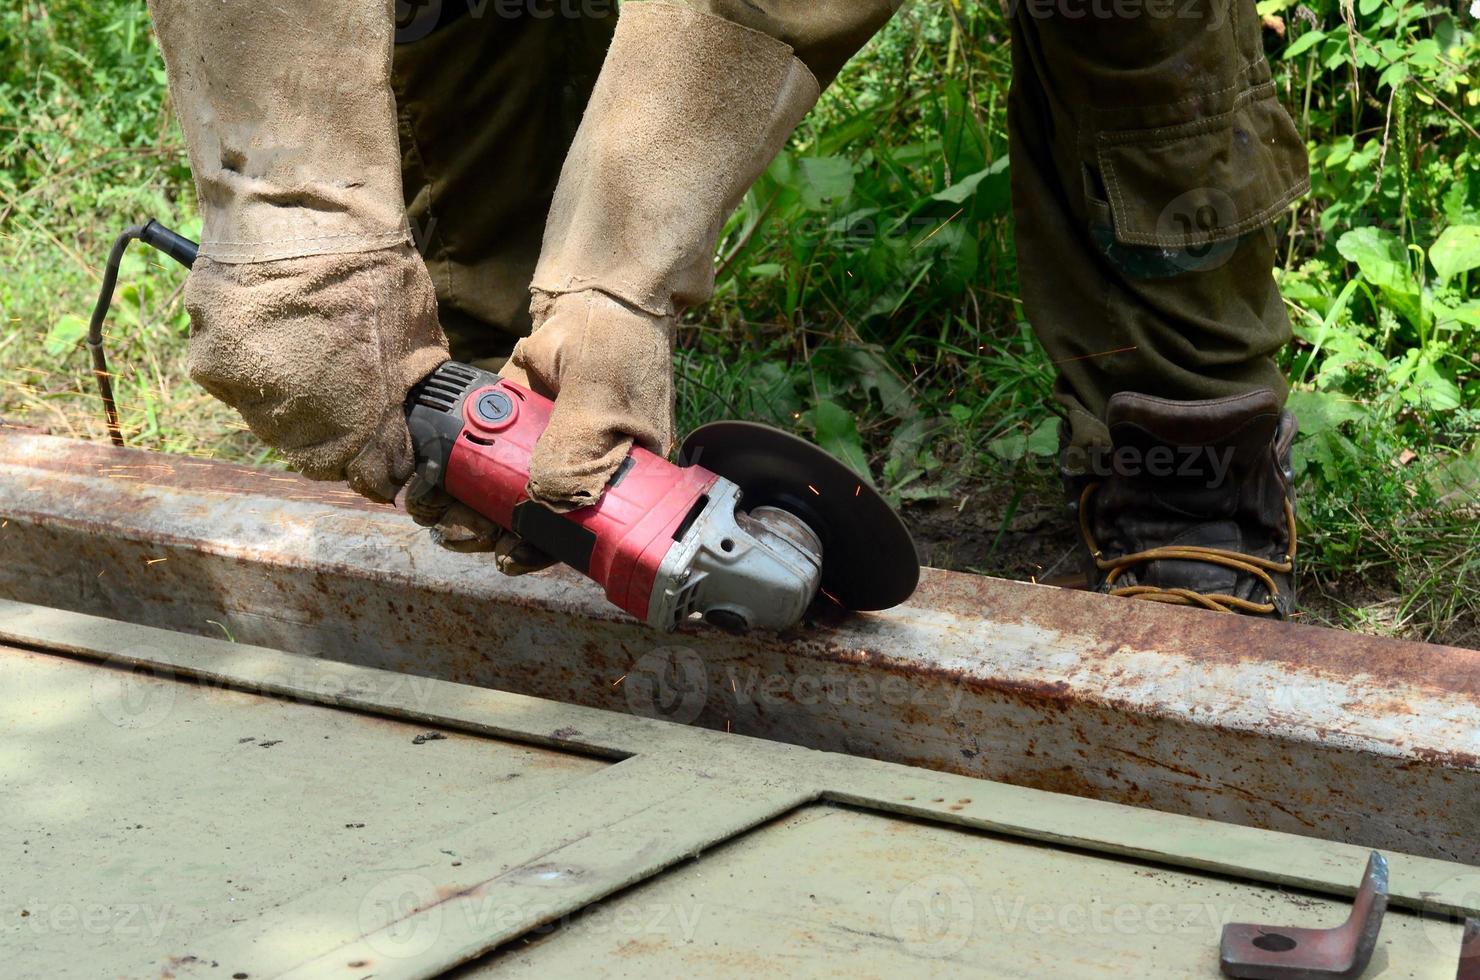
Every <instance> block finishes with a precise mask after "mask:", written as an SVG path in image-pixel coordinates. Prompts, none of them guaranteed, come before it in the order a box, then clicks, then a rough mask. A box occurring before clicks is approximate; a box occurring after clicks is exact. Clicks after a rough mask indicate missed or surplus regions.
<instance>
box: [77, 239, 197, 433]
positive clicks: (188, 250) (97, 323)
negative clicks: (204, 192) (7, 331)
mask: <svg viewBox="0 0 1480 980" xmlns="http://www.w3.org/2000/svg"><path fill="white" fill-rule="evenodd" d="M135 240H138V241H141V242H143V243H144V244H146V245H150V246H153V247H154V248H156V249H158V250H159V251H161V252H163V253H164V254H166V255H168V256H169V257H170V258H172V259H174V260H175V261H176V262H178V263H180V264H181V265H183V266H184V267H185V268H187V269H188V268H190V267H191V266H193V265H195V255H196V251H197V247H196V244H195V243H194V242H192V241H191V240H190V239H188V238H186V237H185V236H183V235H179V234H176V233H175V232H173V231H171V230H170V229H168V228H166V227H165V226H164V225H162V224H160V223H159V222H157V221H155V220H154V219H153V218H150V219H149V221H148V222H147V223H145V224H142V225H130V226H129V227H127V228H125V229H124V230H123V234H121V235H119V236H118V237H117V238H116V239H114V241H113V248H112V249H111V250H109V252H108V265H107V267H106V268H105V269H104V270H103V285H102V288H101V289H99V290H98V302H97V304H96V305H95V306H94V307H93V313H92V320H91V322H89V323H88V325H87V349H88V351H89V352H90V353H91V354H92V366H93V377H94V378H96V379H97V382H98V394H99V395H100V396H102V399H103V415H104V417H105V419H106V420H107V424H108V438H109V439H111V440H112V441H113V445H115V446H121V445H123V428H122V427H121V426H120V425H119V424H118V405H117V404H116V403H115V402H114V400H113V376H112V375H111V374H109V373H108V356H107V354H105V353H104V352H103V321H104V320H106V319H107V318H108V308H109V307H111V306H112V305H113V293H114V291H115V290H116V289H117V288H118V266H119V263H121V262H122V261H123V253H124V250H125V249H127V248H128V243H129V242H132V241H135Z"/></svg>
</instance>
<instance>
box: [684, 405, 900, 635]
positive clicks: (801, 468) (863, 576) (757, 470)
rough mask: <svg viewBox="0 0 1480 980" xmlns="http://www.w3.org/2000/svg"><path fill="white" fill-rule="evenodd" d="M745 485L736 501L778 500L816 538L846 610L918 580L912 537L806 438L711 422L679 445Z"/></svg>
mask: <svg viewBox="0 0 1480 980" xmlns="http://www.w3.org/2000/svg"><path fill="white" fill-rule="evenodd" d="M679 460H680V462H681V463H683V464H684V465H697V466H702V467H704V468H705V469H706V470H709V471H710V472H711V473H716V474H718V475H720V476H722V477H724V478H725V479H727V480H730V481H731V482H733V483H735V484H736V485H737V486H739V487H740V489H741V490H742V491H743V492H744V499H743V501H742V504H741V506H742V507H743V509H745V510H752V509H754V508H756V507H765V506H770V507H780V508H781V509H783V510H786V511H788V512H790V513H792V514H795V515H796V516H798V517H800V518H801V519H802V520H804V521H806V522H807V525H808V526H809V527H811V528H812V530H813V531H815V532H817V536H818V537H819V538H821V539H822V588H823V590H824V592H826V594H827V595H828V596H829V597H830V598H831V599H832V600H833V601H835V602H837V603H838V604H839V605H840V606H843V607H844V608H845V609H857V610H869V609H888V608H890V607H891V606H897V605H899V604H900V603H901V602H904V601H905V600H906V599H908V598H909V597H910V595H911V594H913V593H914V591H915V586H916V585H917V584H918V583H919V581H920V558H919V555H918V554H917V553H916V552H915V542H914V540H913V539H912V538H911V537H910V532H909V530H908V529H906V528H905V526H904V522H903V521H901V520H900V519H899V515H898V514H896V513H895V512H894V509H893V508H892V507H890V506H889V505H888V504H887V503H885V502H884V498H883V497H880V496H879V495H878V494H877V493H876V492H875V491H874V490H873V488H872V487H870V486H869V485H868V484H866V483H864V482H863V481H862V480H860V479H859V478H858V475H857V474H856V473H854V472H853V471H852V470H850V469H849V468H848V467H847V466H844V465H843V464H842V463H841V462H839V461H838V460H836V459H834V458H833V457H832V456H829V455H828V454H827V453H826V452H824V451H823V450H821V449H819V448H818V447H817V446H814V445H812V444H811V443H810V442H808V441H806V440H805V439H799V438H797V437H796V436H794V435H791V434H790V433H786V432H782V431H781V430H779V429H773V428H771V427H770V426H768V425H759V424H757V423H755V422H714V423H711V424H710V425H706V426H703V427H702V428H699V429H696V430H695V431H694V433H693V434H692V435H691V436H689V437H688V439H686V440H684V444H683V448H682V449H681V450H680V451H679Z"/></svg>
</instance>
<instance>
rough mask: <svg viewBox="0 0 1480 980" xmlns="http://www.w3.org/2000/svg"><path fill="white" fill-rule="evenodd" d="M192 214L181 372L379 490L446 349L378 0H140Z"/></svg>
mask: <svg viewBox="0 0 1480 980" xmlns="http://www.w3.org/2000/svg"><path fill="white" fill-rule="evenodd" d="M149 9H150V14H151V16H152V17H153V19H154V25H155V31H156V33H157V35H158V37H159V42H160V48H161V50H162V51H163V53H164V58H165V67H166V70H167V73H168V76H169V84H170V95H171V99H172V101H173V103H174V105H175V108H176V112H177V114H178V115H179V118H180V124H181V128H182V129H183V131H184V134H185V142H186V146H187V148H188V150H189V152H190V164H191V169H192V171H193V173H194V176H195V182H196V188H197V191H198V193H199V196H200V204H201V212H202V217H203V219H204V230H203V233H202V236H201V245H200V257H199V259H198V261H197V262H196V265H195V267H194V269H193V270H192V271H191V274H190V278H189V280H188V281H187V283H186V290H185V296H186V306H187V308H188V309H189V311H190V318H191V340H190V349H189V354H188V363H189V370H190V375H191V377H192V378H194V379H195V380H196V381H197V382H198V383H199V384H200V385H201V386H202V387H204V388H205V389H206V390H207V391H209V392H210V393H211V394H213V395H215V396H216V397H218V398H220V399H221V400H223V401H225V402H227V403H228V404H230V405H231V406H233V407H234V408H236V409H237V410H238V411H239V412H241V414H242V417H243V419H244V420H245V421H246V422H247V424H248V426H249V427H250V428H251V429H252V431H253V432H254V433H255V434H256V435H257V436H258V437H259V438H261V439H262V440H263V441H264V442H267V443H268V444H269V445H272V446H274V447H276V448H277V449H279V450H280V451H281V452H282V454H283V456H284V457H285V458H286V459H287V460H288V462H289V463H291V464H292V465H294V466H295V467H297V468H298V469H300V470H301V471H302V472H303V473H304V475H306V476H308V477H310V478H311V479H315V480H347V481H348V482H349V484H350V486H351V487H353V488H354V489H355V490H357V491H359V492H360V493H362V494H364V495H365V496H367V497H370V498H371V499H373V500H378V501H389V500H391V499H392V498H393V497H394V496H395V494H396V491H397V490H398V489H399V488H400V486H401V484H402V483H404V482H405V480H406V479H407V478H408V477H409V476H410V475H411V470H412V464H413V458H412V450H411V437H410V433H409V432H408V430H407V427H406V421H405V415H404V409H403V407H402V406H403V402H404V401H405V398H406V393H407V391H408V390H409V389H410V387H411V386H412V385H413V384H414V383H416V382H417V381H419V380H420V379H421V378H422V377H424V376H425V375H426V374H428V373H429V372H431V371H432V370H433V369H435V368H436V367H437V365H438V364H440V363H442V362H443V361H445V360H446V359H447V356H448V355H447V344H446V341H445V339H444V338H443V336H442V331H441V328H440V327H439V325H438V323H437V312H436V295H435V292H434V290H433V287H432V283H431V280H430V278H429V276H428V275H427V271H426V268H425V266H424V265H423V263H422V261H421V259H420V258H419V257H418V256H417V255H416V253H415V251H414V250H413V249H412V247H411V235H410V231H409V228H408V225H407V222H406V216H405V206H404V203H403V200H402V195H401V157H400V146H399V138H398V131H397V124H396V114H395V98H394V95H393V93H392V90H391V84H390V69H391V50H392V37H393V33H392V32H393V23H392V17H391V10H390V6H389V4H387V3H385V2H383V0H303V2H300V3H298V4H294V5H292V6H291V7H277V8H264V7H262V6H261V5H258V4H242V3H200V2H195V0H150V3H149Z"/></svg>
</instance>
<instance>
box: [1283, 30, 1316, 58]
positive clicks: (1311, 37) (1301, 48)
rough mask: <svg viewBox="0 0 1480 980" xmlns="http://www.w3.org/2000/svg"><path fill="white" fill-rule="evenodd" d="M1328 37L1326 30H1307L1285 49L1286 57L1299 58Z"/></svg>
mask: <svg viewBox="0 0 1480 980" xmlns="http://www.w3.org/2000/svg"><path fill="white" fill-rule="evenodd" d="M1325 39H1326V32H1325V31H1307V32H1305V33H1304V34H1302V35H1300V36H1299V37H1298V38H1296V39H1295V40H1294V41H1291V42H1290V46H1289V47H1287V48H1286V49H1285V58H1287V59H1289V58H1297V57H1299V56H1300V55H1302V54H1305V52H1307V51H1309V50H1310V49H1311V48H1313V47H1315V46H1316V45H1317V44H1319V43H1321V42H1322V41H1324V40H1325Z"/></svg>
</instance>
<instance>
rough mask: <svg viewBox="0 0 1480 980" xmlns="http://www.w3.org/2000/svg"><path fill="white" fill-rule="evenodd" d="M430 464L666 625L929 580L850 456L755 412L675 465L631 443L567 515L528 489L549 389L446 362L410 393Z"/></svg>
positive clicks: (877, 598)
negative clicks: (600, 485) (754, 417)
mask: <svg viewBox="0 0 1480 980" xmlns="http://www.w3.org/2000/svg"><path fill="white" fill-rule="evenodd" d="M408 404H409V412H408V415H407V420H408V423H409V425H410V428H411V441H412V443H413V445H414V446H415V448H416V456H417V465H418V471H419V472H420V474H421V476H422V477H423V478H424V479H425V480H427V481H428V482H430V483H433V484H435V485H437V486H439V487H441V488H443V489H445V490H446V491H447V493H448V494H449V495H451V496H452V497H453V498H455V499H456V500H459V501H461V502H462V503H464V504H466V505H467V506H469V507H471V508H472V509H473V510H475V511H477V512H478V513H480V514H482V515H483V516H484V517H487V518H488V519H489V520H491V521H493V522H495V523H496V524H498V525H499V526H500V527H503V528H507V529H509V530H511V531H513V532H514V533H515V534H518V535H519V536H520V537H521V538H523V539H524V540H525V541H527V542H528V543H530V544H531V545H533V546H535V547H536V548H539V549H540V550H541V551H543V552H545V553H546V554H548V555H549V556H550V557H552V558H555V559H557V560H558V561H561V562H564V563H565V564H567V565H569V566H570V567H571V568H574V569H575V570H576V571H578V572H580V573H581V574H583V575H585V576H587V577H588V578H591V579H593V580H594V581H596V582H597V583H598V584H599V585H601V586H602V587H603V588H604V589H605V590H606V597H607V599H609V600H610V601H611V602H612V603H613V604H614V605H616V606H618V607H620V608H621V609H623V610H625V611H626V612H628V613H629V614H631V615H632V616H635V617H636V618H638V619H640V620H642V621H644V622H646V623H647V624H648V625H649V626H652V627H653V628H655V629H659V630H671V629H673V628H674V627H676V626H678V625H679V624H680V623H683V622H685V621H687V620H690V619H703V620H705V621H707V622H709V623H712V624H714V625H716V626H719V627H721V628H723V629H727V630H731V631H735V632H744V631H746V630H750V629H769V630H780V629H787V628H789V627H791V626H795V625H796V624H797V623H799V622H801V619H802V615H803V613H805V612H806V610H807V607H808V606H809V605H811V603H812V601H813V599H815V598H816V597H817V596H818V594H819V593H820V594H822V595H823V596H825V597H826V598H828V599H830V600H831V601H832V602H834V603H836V604H837V605H839V606H842V607H843V608H845V609H853V610H868V609H886V608H888V607H890V606H894V605H897V604H899V603H901V602H903V601H904V600H905V599H907V598H909V596H910V594H911V593H912V592H914V590H915V584H916V582H917V581H918V580H919V575H920V562H919V559H918V558H917V557H916V554H915V545H914V542H913V541H912V540H911V539H910V535H909V531H907V530H906V529H905V526H904V524H903V522H901V521H900V519H899V517H898V515H896V514H895V513H894V511H893V510H892V509H891V508H890V507H889V505H888V504H886V503H885V502H884V500H883V499H882V498H881V497H880V496H879V495H878V494H877V493H875V492H874V490H873V489H872V488H871V487H869V486H866V485H865V484H864V483H863V482H862V481H860V480H859V479H858V477H857V476H855V475H854V474H853V472H852V471H851V470H849V469H848V468H847V467H846V466H844V465H843V464H842V463H840V462H838V461H837V460H836V459H834V458H833V457H831V456H829V455H828V454H827V453H825V452H823V451H822V450H821V449H819V448H817V447H816V446H813V445H812V444H811V443H808V442H806V441H804V440H802V439H798V438H797V437H795V436H792V435H789V434H787V433H785V432H781V431H779V430H777V429H772V428H770V427H768V426H764V425H757V424H754V423H750V422H716V423H713V424H711V425H706V426H704V427H702V428H700V429H698V430H696V431H695V432H694V433H693V434H692V435H691V436H689V438H688V439H687V440H686V441H685V442H684V444H683V447H682V449H681V450H680V452H679V460H680V464H679V465H675V464H673V463H670V462H669V461H668V460H666V459H664V458H663V457H661V456H658V455H655V454H653V453H650V452H648V451H647V450H645V449H642V448H640V447H637V448H634V449H633V450H632V452H631V453H630V454H629V455H628V456H627V458H626V460H624V461H623V463H622V465H621V466H620V467H619V468H618V469H617V472H616V474H615V475H614V476H613V477H612V478H611V480H610V482H609V483H608V484H607V486H606V488H605V490H604V492H603V493H602V495H601V499H600V500H598V501H597V502H596V503H595V504H592V505H591V506H588V507H583V508H581V509H579V510H576V511H572V512H570V513H567V514H558V513H556V512H555V511H552V510H550V509H549V508H547V507H545V506H544V505H542V504H540V503H538V502H537V501H534V500H531V499H530V498H529V496H528V495H527V494H526V492H525V486H526V485H527V484H528V482H529V460H530V455H531V453H533V451H534V445H535V442H536V441H537V440H538V439H539V437H540V436H541V434H543V433H544V431H545V427H546V425H548V424H549V421H550V412H551V410H552V409H553V408H554V403H553V402H551V401H550V400H549V399H546V398H543V397H541V396H540V395H537V394H535V393H534V392H532V391H530V390H529V389H527V388H524V387H522V386H520V385H517V384H515V383H513V382H511V381H508V380H506V379H503V378H500V377H498V376H497V375H495V374H490V373H489V372H487V371H481V370H479V369H478V368H474V367H470V366H468V365H466V364H458V363H456V362H452V361H449V362H447V363H446V364H443V365H442V366H441V367H439V368H438V369H437V370H436V371H434V372H433V373H432V374H431V375H430V376H429V377H428V378H427V379H426V380H424V381H423V382H422V383H421V384H419V385H417V386H416V387H415V388H414V389H413V390H412V392H411V396H410V399H409V401H408Z"/></svg>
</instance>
